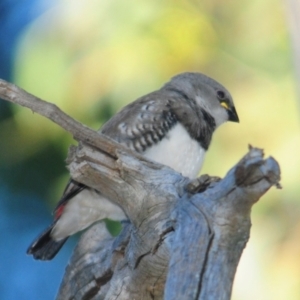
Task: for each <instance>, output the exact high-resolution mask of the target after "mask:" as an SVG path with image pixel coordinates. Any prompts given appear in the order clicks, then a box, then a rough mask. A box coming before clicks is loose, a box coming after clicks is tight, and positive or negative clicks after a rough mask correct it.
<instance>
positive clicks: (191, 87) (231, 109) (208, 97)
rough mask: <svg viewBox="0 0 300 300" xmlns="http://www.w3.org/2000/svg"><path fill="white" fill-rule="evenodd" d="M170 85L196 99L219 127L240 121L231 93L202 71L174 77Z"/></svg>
mask: <svg viewBox="0 0 300 300" xmlns="http://www.w3.org/2000/svg"><path fill="white" fill-rule="evenodd" d="M168 85H170V86H173V87H176V89H177V90H180V91H182V92H183V93H184V94H185V95H186V96H187V97H188V98H190V99H193V100H194V101H196V103H197V104H198V105H199V106H200V107H201V108H202V109H204V110H205V111H206V112H207V113H209V114H210V115H211V116H212V117H213V118H214V120H215V123H216V126H217V127H218V126H219V125H221V124H223V123H224V122H226V121H232V122H239V117H238V115H237V112H236V110H235V106H234V103H233V100H232V97H231V95H230V93H229V92H228V91H227V89H226V88H225V87H223V86H222V85H221V84H220V83H218V82H217V81H215V80H214V79H212V78H210V77H208V76H206V75H204V74H201V73H191V72H188V73H181V74H179V75H177V76H175V77H173V78H172V79H171V81H170V82H169V83H168Z"/></svg>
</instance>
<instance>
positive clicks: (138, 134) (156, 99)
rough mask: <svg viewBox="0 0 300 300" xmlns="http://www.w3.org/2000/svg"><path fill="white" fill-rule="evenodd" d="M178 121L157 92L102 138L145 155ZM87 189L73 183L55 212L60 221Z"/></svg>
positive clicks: (112, 123)
mask: <svg viewBox="0 0 300 300" xmlns="http://www.w3.org/2000/svg"><path fill="white" fill-rule="evenodd" d="M176 122H177V117H176V115H175V114H174V112H173V111H172V110H171V107H170V103H169V101H168V99H167V97H166V96H165V95H163V94H162V93H157V92H153V93H151V94H148V95H146V96H144V97H142V98H140V99H138V100H137V101H135V102H133V103H132V104H129V105H128V106H126V107H124V108H123V109H122V110H121V111H120V112H119V113H117V114H116V115H115V116H113V117H112V118H111V119H110V120H109V121H108V122H107V123H105V124H104V126H103V127H102V128H101V129H100V132H101V133H102V134H105V135H107V136H109V137H110V138H112V139H114V140H115V141H117V142H119V143H121V144H123V145H125V146H127V147H128V148H130V149H132V150H135V151H137V152H140V153H141V152H144V151H145V150H146V149H147V148H149V147H150V146H152V145H154V144H156V143H158V142H159V141H160V140H162V139H163V138H164V137H165V136H166V135H167V133H168V131H169V130H170V129H171V128H172V127H173V126H174V125H175V124H176ZM85 188H87V187H86V186H85V185H84V184H81V183H78V182H76V181H74V180H73V179H70V181H69V182H68V184H67V186H66V188H65V190H64V193H63V195H62V198H61V199H60V201H59V202H58V204H57V206H56V208H55V209H54V215H55V219H56V220H57V219H58V218H59V217H60V216H61V214H62V212H63V210H64V207H65V205H66V204H67V202H68V200H70V199H71V198H73V197H74V196H76V195H77V194H78V193H80V192H81V191H82V190H84V189H85Z"/></svg>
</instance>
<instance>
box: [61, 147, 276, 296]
mask: <svg viewBox="0 0 300 300" xmlns="http://www.w3.org/2000/svg"><path fill="white" fill-rule="evenodd" d="M82 151H83V152H84V153H85V155H84V156H83V155H82ZM86 151H87V152H86ZM116 153H117V158H116V159H111V160H110V164H108V163H106V160H105V159H104V160H103V157H101V158H100V157H99V156H98V153H97V151H95V152H93V153H90V151H89V150H87V148H86V147H83V148H82V147H81V148H80V149H78V152H77V154H75V157H76V158H74V157H73V162H72V163H71V164H70V166H69V167H70V172H71V175H72V177H73V178H74V179H75V180H78V181H80V182H82V183H84V184H87V185H89V186H91V187H93V188H96V189H98V190H100V191H101V192H102V193H103V194H104V195H105V196H107V197H108V198H110V199H113V200H114V201H115V202H116V203H117V204H118V205H120V206H121V207H122V208H123V209H124V211H125V212H126V214H127V216H128V217H129V220H130V221H131V223H130V224H129V225H127V226H126V227H125V228H124V229H123V233H122V235H121V236H120V237H118V238H116V240H115V242H114V246H113V247H112V249H111V255H110V256H109V258H108V257H103V256H102V257H101V259H100V260H101V262H99V265H97V264H95V265H88V267H87V266H86V264H85V263H84V262H82V260H84V258H85V257H86V256H87V257H89V258H90V257H91V256H93V255H96V256H97V252H93V253H89V252H88V251H87V248H88V247H86V243H84V245H85V247H84V250H82V251H81V250H80V249H81V246H80V245H81V244H80V242H79V245H78V247H77V250H76V251H75V253H74V256H73V258H72V261H73V262H74V261H76V255H77V256H78V259H79V258H80V260H81V264H80V268H78V265H77V267H76V268H72V264H70V265H69V267H68V268H69V269H70V270H72V272H70V271H68V272H67V273H66V275H65V280H64V284H62V286H61V289H60V293H63V291H65V290H66V289H67V287H70V284H72V286H73V287H74V289H73V293H72V292H71V290H70V289H68V291H69V292H70V294H69V296H74V295H76V291H79V290H80V291H81V292H83V291H85V292H84V294H85V295H89V293H90V292H91V289H90V286H92V287H93V293H92V294H93V297H94V298H88V297H87V298H84V299H104V298H105V299H115V297H116V296H117V299H162V298H163V297H165V299H168V300H169V299H205V300H206V299H224V300H226V299H230V295H231V289H232V282H233V278H234V274H235V271H236V267H237V265H238V262H239V259H240V256H241V253H242V250H243V249H244V247H245V245H246V243H247V241H248V238H249V231H250V226H251V221H250V210H251V207H252V205H253V204H254V203H255V202H256V201H257V200H258V199H259V198H260V197H261V196H262V195H263V194H264V193H265V192H266V191H267V190H268V189H269V188H270V187H271V186H272V185H277V184H278V181H279V179H280V170H279V166H278V164H277V162H276V161H275V160H274V159H273V158H268V159H266V160H264V159H263V152H262V151H261V150H259V149H257V148H250V150H249V152H248V154H247V155H246V156H245V157H244V158H243V159H242V160H241V161H240V162H239V163H238V164H237V165H236V166H235V167H234V168H232V169H231V170H230V171H229V172H228V174H227V175H226V176H225V178H224V179H223V180H221V181H219V182H218V181H217V180H212V184H211V186H209V187H208V188H207V189H206V190H205V191H204V192H202V193H197V194H194V193H193V192H191V191H192V190H193V191H197V190H202V188H201V186H200V187H197V184H199V185H201V184H205V185H207V178H205V180H204V181H203V180H202V181H201V180H200V181H199V179H196V180H194V181H193V182H191V181H190V180H188V179H187V178H184V177H182V176H181V175H180V174H178V173H176V172H175V171H173V170H171V169H169V168H167V167H164V166H161V165H159V164H154V163H152V162H150V161H148V160H147V159H143V160H140V159H138V158H136V157H133V156H131V155H129V154H128V153H126V152H125V153H124V152H123V151H117V152H116ZM73 155H74V154H73ZM93 178H94V179H93ZM203 182H204V183H203ZM191 186H192V187H193V188H192V189H191V188H190V187H191ZM95 226H101V225H99V224H98V225H95ZM88 233H89V231H87V232H86V233H85V235H86V234H88ZM124 236H125V237H126V238H124ZM99 243H100V244H102V243H101V242H100V241H99ZM103 243H104V244H105V243H107V242H105V241H103ZM119 245H122V247H120V246H119ZM102 246H103V244H102ZM103 247H104V248H105V246H103ZM109 247H111V246H109ZM120 249H122V251H120ZM79 253H80V255H79ZM103 265H105V266H107V270H109V272H106V273H105V274H110V275H111V277H110V278H109V279H107V277H105V278H106V280H103V272H102V273H101V272H98V274H99V277H97V276H95V274H97V269H98V268H100V269H101V268H102V267H101V266H103ZM108 266H109V267H108ZM120 266H122V267H120ZM84 267H85V268H84ZM74 274H75V275H76V279H77V280H76V284H75V283H74V278H73V277H74ZM91 274H93V276H92V275H91ZM80 276H83V277H84V278H90V282H88V283H89V284H87V282H86V281H85V283H84V284H82V281H81V280H79V279H78V278H80ZM66 278H68V280H66ZM66 282H67V284H66ZM92 282H94V283H95V284H92ZM97 282H98V284H96V283H97ZM99 282H100V283H101V282H102V283H103V282H105V284H99ZM95 286H98V289H97V288H95ZM75 287H76V288H75ZM116 291H117V292H116ZM64 295H65V293H64ZM58 299H62V298H58Z"/></svg>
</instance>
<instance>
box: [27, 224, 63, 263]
mask: <svg viewBox="0 0 300 300" xmlns="http://www.w3.org/2000/svg"><path fill="white" fill-rule="evenodd" d="M54 225H55V222H54V223H53V224H51V225H50V226H49V227H48V228H47V229H46V230H45V231H44V232H43V233H42V234H41V235H39V236H38V237H37V238H36V239H35V240H34V242H33V243H32V244H31V245H30V246H29V247H28V249H27V254H32V255H33V257H34V258H35V259H40V260H51V259H52V258H53V257H54V256H55V255H56V254H57V252H58V251H59V250H60V248H61V247H62V246H63V244H64V243H65V242H66V240H67V239H68V238H65V239H62V240H60V241H55V240H54V239H53V238H52V237H51V231H52V229H53V227H54Z"/></svg>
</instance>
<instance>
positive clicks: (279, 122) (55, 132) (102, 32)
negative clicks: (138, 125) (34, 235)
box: [7, 0, 300, 300]
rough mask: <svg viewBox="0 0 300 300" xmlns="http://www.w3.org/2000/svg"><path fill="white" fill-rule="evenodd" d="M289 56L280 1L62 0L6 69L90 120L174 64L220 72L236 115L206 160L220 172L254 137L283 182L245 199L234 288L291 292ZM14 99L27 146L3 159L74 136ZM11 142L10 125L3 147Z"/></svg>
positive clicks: (298, 224)
mask: <svg viewBox="0 0 300 300" xmlns="http://www.w3.org/2000/svg"><path fill="white" fill-rule="evenodd" d="M292 65H293V64H292V57H291V49H290V44H289V38H288V27H287V21H286V15H285V11H284V8H283V5H282V3H281V2H280V1H273V0H266V1H250V0H242V1H237V0H232V1H221V0H218V1H217V0H214V1H209V0H205V1H201V4H199V1H198V2H197V1H192V0H191V1H187V0H186V1H157V0H156V1H141V0H139V1H138V0H130V1H126V2H125V1H121V0H119V1H108V0H101V1H100V0H99V1H96V0H94V1H87V2H84V1H75V0H69V1H61V2H60V4H58V5H57V6H56V7H54V8H53V9H51V10H49V11H48V12H47V13H45V14H44V15H42V16H41V17H40V18H39V19H37V20H36V21H35V22H34V23H32V24H31V25H30V26H29V27H28V28H27V30H26V31H25V32H24V34H23V36H22V38H21V39H20V41H19V47H18V52H17V59H16V62H15V71H14V73H15V80H16V82H17V84H19V85H20V86H21V87H22V88H24V89H26V90H27V91H29V92H31V93H33V94H34V95H36V96H38V97H41V98H43V99H45V100H48V101H50V102H54V103H56V104H57V105H58V106H59V107H61V108H62V109H63V110H65V111H66V112H67V113H68V114H70V115H72V116H73V117H75V118H76V119H78V120H80V121H81V122H84V123H85V124H87V125H89V126H92V127H93V128H95V129H96V128H97V127H98V126H100V125H101V124H100V123H101V122H103V121H104V120H98V119H97V118H96V116H97V114H96V113H95V111H97V110H98V109H101V107H102V106H101V105H100V106H99V103H104V101H106V103H109V105H110V106H111V108H112V110H113V111H114V112H116V111H117V110H118V109H120V108H121V107H122V106H124V105H125V104H127V103H129V102H131V101H133V100H135V99H136V98H137V97H139V96H141V95H143V94H146V93H148V92H150V91H153V90H155V89H158V88H160V87H161V85H162V84H163V83H165V82H166V81H167V80H168V79H169V78H170V77H171V76H173V75H175V74H176V73H179V72H183V71H199V72H203V73H206V74H207V75H209V76H211V77H213V78H215V79H217V80H218V81H220V82H222V83H223V84H224V85H225V86H226V87H227V88H228V89H229V90H230V91H231V93H232V95H233V98H234V100H235V104H236V107H237V111H238V114H239V117H240V120H241V121H240V124H232V123H231V124H229V123H228V124H225V125H224V126H222V127H221V128H219V129H218V131H217V132H216V134H215V136H214V138H213V143H212V146H211V149H210V151H209V153H208V154H207V158H206V161H205V166H204V169H203V172H204V173H209V174H213V175H219V176H224V175H225V173H226V172H227V171H228V170H229V168H231V167H232V166H233V165H234V164H235V163H236V162H237V161H238V160H239V159H240V158H241V156H242V155H244V154H245V153H246V151H247V147H248V144H252V145H253V146H257V147H260V148H263V149H264V150H265V153H266V156H269V155H272V156H274V157H275V158H276V159H277V160H278V162H279V163H280V167H281V171H282V186H283V190H276V189H275V188H273V189H272V190H271V191H270V192H269V193H268V194H267V195H266V196H264V197H263V199H261V201H260V202H258V203H257V204H256V206H255V208H254V209H253V221H252V223H253V228H252V232H251V238H250V241H249V243H248V246H247V249H246V250H245V252H244V255H243V257H242V261H241V264H240V266H239V268H238V273H237V278H236V281H235V285H234V292H233V299H236V300H238V299H243V300H245V299H262V300H265V299H272V300H281V299H295V300H296V299H299V297H300V291H299V290H300V288H299V287H300V271H299V270H300V241H299V236H300V205H299V203H300V200H299V195H300V185H299V183H298V180H299V177H300V176H299V175H300V171H299V170H300V156H299V149H300V134H299V133H300V130H299V129H300V128H299V124H300V123H299V105H297V102H296V100H297V95H296V92H297V90H296V82H295V79H294V75H293V74H294V70H293V69H292ZM298 84H299V83H298ZM14 109H15V110H16V113H15V121H16V124H17V126H18V130H19V131H20V132H21V133H22V136H23V140H22V144H23V145H24V146H23V148H22V149H15V148H14V149H15V153H11V157H10V159H11V160H12V161H13V160H14V159H17V158H19V157H20V156H33V155H34V154H35V151H36V149H37V148H38V147H43V144H44V143H45V141H47V140H49V139H51V140H53V141H54V142H56V143H58V142H59V143H60V145H61V147H62V148H63V149H64V150H66V149H67V146H68V144H69V143H70V142H71V137H70V136H68V135H67V134H66V133H64V132H62V130H61V129H59V128H58V127H57V126H56V125H53V124H51V123H50V122H49V121H47V120H43V118H41V117H39V116H37V115H36V114H32V112H30V111H25V110H24V109H23V108H19V107H15V108H14ZM99 113H101V112H99ZM37 124H38V125H37ZM29 136H30V138H29ZM14 144H15V141H14V140H13V137H12V138H11V140H10V142H9V143H8V144H7V147H10V145H14Z"/></svg>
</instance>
